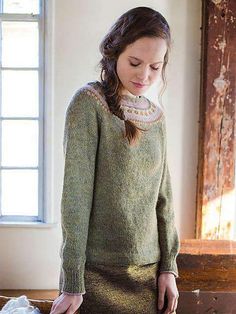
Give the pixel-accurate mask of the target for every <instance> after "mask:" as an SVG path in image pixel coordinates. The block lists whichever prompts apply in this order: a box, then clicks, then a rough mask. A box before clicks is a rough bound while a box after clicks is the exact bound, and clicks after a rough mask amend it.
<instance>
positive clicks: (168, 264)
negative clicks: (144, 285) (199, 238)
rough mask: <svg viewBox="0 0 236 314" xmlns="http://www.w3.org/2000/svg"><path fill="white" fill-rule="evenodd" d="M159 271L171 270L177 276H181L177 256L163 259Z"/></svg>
mask: <svg viewBox="0 0 236 314" xmlns="http://www.w3.org/2000/svg"><path fill="white" fill-rule="evenodd" d="M159 272H160V273H161V272H171V273H173V274H174V275H175V278H179V271H178V266H177V263H176V256H174V257H173V258H171V259H170V258H169V259H168V260H167V259H166V260H161V261H160V265H159Z"/></svg>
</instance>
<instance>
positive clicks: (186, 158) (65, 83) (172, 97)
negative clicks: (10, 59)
mask: <svg viewBox="0 0 236 314" xmlns="http://www.w3.org/2000/svg"><path fill="white" fill-rule="evenodd" d="M48 3H49V10H51V8H53V2H52V0H51V1H50V0H49V1H48ZM136 6H150V7H152V8H154V9H156V10H158V11H160V13H162V14H163V15H164V16H165V17H166V19H167V21H168V22H169V24H170V27H171V29H172V37H173V42H174V46H173V49H172V53H171V56H170V64H169V67H168V71H167V81H168V87H167V90H166V91H165V94H164V96H163V104H164V107H165V110H166V117H167V128H168V129H167V132H168V160H169V167H170V172H171V177H172V186H173V196H174V204H175V210H176V225H177V228H178V230H179V234H180V238H181V239H183V238H192V237H194V224H195V194H196V175H197V139H198V138H197V137H198V122H197V121H198V108H199V79H200V35H201V34H200V24H201V1H200V0H192V1H188V0H181V1H180V0H175V1H174V0H159V1H138V0H120V1H108V0H87V1H83V0H67V1H64V0H57V1H55V4H54V9H53V10H52V11H49V12H48V17H49V19H48V24H47V30H46V38H47V40H49V41H48V45H47V48H48V52H49V56H48V61H47V91H46V95H47V102H46V106H47V112H48V115H49V116H48V121H47V128H48V139H47V145H48V152H50V157H52V160H51V164H49V165H48V177H49V178H50V176H51V177H52V180H53V181H52V184H49V185H48V189H49V190H50V187H52V192H50V195H49V201H48V204H51V207H50V208H49V209H50V210H52V212H51V214H52V217H54V220H55V221H56V222H58V224H57V225H56V226H55V227H51V228H50V227H48V228H29V227H28V228H26V227H21V228H19V227H18V228H17V227H6V226H5V227H0V239H1V241H0V252H1V256H0V288H1V289H57V288H58V277H59V267H60V259H59V248H60V243H61V228H60V200H61V192H62V179H63V151H62V138H63V128H64V118H65V110H66V107H67V105H68V102H69V100H70V98H71V96H72V94H73V93H74V91H75V90H76V89H77V88H78V87H80V86H81V85H82V84H84V83H86V82H87V81H90V80H93V79H97V78H99V71H98V69H97V70H96V65H97V63H98V61H99V59H100V54H99V50H98V46H99V43H100V41H101V39H102V37H103V35H104V34H105V33H106V32H107V30H108V29H109V27H110V26H111V24H112V23H113V22H114V20H115V19H116V18H118V17H119V16H120V15H121V14H122V13H124V12H125V11H126V10H128V9H130V8H132V7H136ZM50 51H51V52H50ZM150 97H151V98H152V97H153V95H151V94H150ZM50 147H52V150H50ZM48 161H50V158H49V159H48ZM50 198H51V199H52V202H51V203H50Z"/></svg>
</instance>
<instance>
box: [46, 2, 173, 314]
mask: <svg viewBox="0 0 236 314" xmlns="http://www.w3.org/2000/svg"><path fill="white" fill-rule="evenodd" d="M170 40H171V39H170V29H169V26H168V23H167V21H166V20H165V18H164V17H163V16H162V15H161V14H160V13H159V12H157V11H155V10H153V9H151V8H148V7H137V8H134V9H131V10H129V11H127V12H126V13H124V14H123V15H122V16H121V17H120V18H119V19H118V20H117V21H116V22H115V24H114V25H113V26H112V28H111V29H110V31H109V32H108V34H107V35H106V36H105V37H104V39H103V41H102V43H101V44H100V52H101V54H102V59H101V61H100V66H101V77H100V78H101V81H92V82H88V83H87V84H86V85H84V86H83V87H81V88H80V89H79V90H78V91H77V92H76V93H75V95H74V96H73V98H72V100H71V102H70V104H69V106H68V108H67V112H66V123H65V133H64V143H63V144H64V154H65V169H64V184H63V193H62V202H61V217H62V234H63V242H62V246H61V250H60V257H61V261H62V264H61V274H60V282H59V286H60V292H59V296H58V298H57V299H56V300H55V301H54V302H53V306H52V309H51V314H58V313H64V312H66V313H67V314H72V313H74V312H75V311H76V310H77V309H79V313H81V314H83V313H90V314H101V313H105V314H108V313H112V314H114V313H117V314H130V313H135V314H141V313H146V314H152V313H153V314H154V313H165V314H169V313H175V310H176V308H177V302H178V296H179V294H178V290H177V286H176V281H175V278H177V277H178V269H177V264H176V257H177V255H178V252H179V237H178V234H177V231H176V228H175V225H174V211H173V204H172V190H171V183H170V174H169V169H168V163H167V155H166V153H167V147H166V124H165V116H164V112H163V110H162V109H160V108H159V107H158V106H157V105H155V104H154V103H153V102H151V101H150V100H149V99H147V98H146V97H145V96H143V94H144V93H145V92H146V91H147V90H148V89H149V88H150V86H151V85H153V84H154V83H155V82H157V81H158V79H159V78H160V77H161V78H162V81H163V83H164V84H165V68H166V65H167V62H168V54H169V50H170ZM85 289H86V290H85Z"/></svg>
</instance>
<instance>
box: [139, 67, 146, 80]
mask: <svg viewBox="0 0 236 314" xmlns="http://www.w3.org/2000/svg"><path fill="white" fill-rule="evenodd" d="M148 76H149V69H148V68H142V69H139V71H138V73H137V78H138V79H140V80H142V81H145V80H146V79H147V78H148Z"/></svg>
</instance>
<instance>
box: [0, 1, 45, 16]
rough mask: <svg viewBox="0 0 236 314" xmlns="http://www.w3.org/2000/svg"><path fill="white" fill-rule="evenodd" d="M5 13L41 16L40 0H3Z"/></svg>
mask: <svg viewBox="0 0 236 314" xmlns="http://www.w3.org/2000/svg"><path fill="white" fill-rule="evenodd" d="M3 13H29V14H31V13H33V14H39V0H3Z"/></svg>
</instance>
